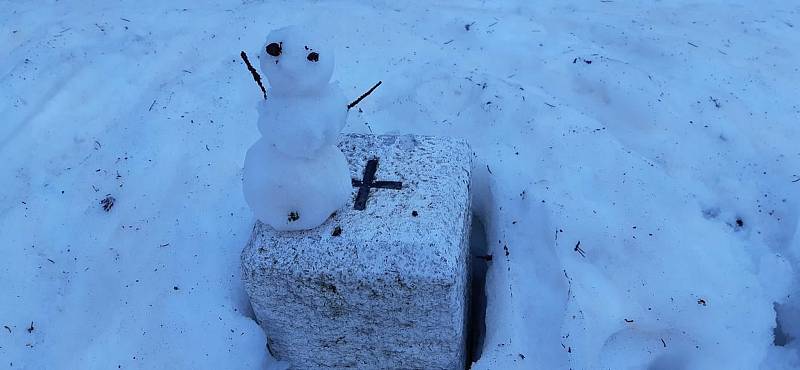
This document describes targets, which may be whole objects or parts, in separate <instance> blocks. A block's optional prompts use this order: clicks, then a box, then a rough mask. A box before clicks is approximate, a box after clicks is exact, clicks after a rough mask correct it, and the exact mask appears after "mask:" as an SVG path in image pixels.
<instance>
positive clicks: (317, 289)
mask: <svg viewBox="0 0 800 370" xmlns="http://www.w3.org/2000/svg"><path fill="white" fill-rule="evenodd" d="M339 147H340V148H341V149H342V151H343V152H344V154H345V156H346V157H347V160H348V163H349V166H350V172H351V175H352V177H353V197H352V201H351V203H349V204H348V205H347V206H345V207H344V208H343V209H340V210H339V211H338V212H336V213H335V214H334V215H333V216H332V217H331V218H329V219H328V220H327V221H326V222H325V223H324V224H322V225H321V226H319V227H317V228H315V229H312V230H307V231H294V232H278V231H275V230H274V229H272V228H271V227H269V226H267V225H264V224H261V223H260V222H257V223H256V225H255V227H254V229H253V234H252V238H251V240H250V242H249V243H248V244H247V246H246V247H245V249H244V251H243V252H242V276H243V279H244V283H245V288H246V290H247V293H248V295H249V296H250V300H251V303H252V306H253V310H254V312H255V315H256V318H257V319H258V321H259V323H260V325H261V326H262V327H263V328H264V330H265V331H266V333H267V336H268V343H267V344H268V347H269V350H270V352H271V353H272V354H273V355H274V356H275V357H277V358H278V359H281V360H285V361H288V362H289V363H291V364H292V368H295V369H370V370H372V369H448V370H449V369H463V368H464V364H465V360H466V355H465V353H466V344H465V337H466V314H467V308H468V307H469V302H468V296H467V293H468V284H469V266H468V264H469V263H470V261H469V260H470V259H469V258H468V256H469V235H470V230H469V228H470V225H471V212H470V200H471V198H470V174H471V166H472V165H471V163H472V161H471V159H472V153H471V151H470V149H469V146H468V145H467V144H466V142H464V141H461V140H456V139H447V138H434V137H423V136H411V135H406V136H374V135H356V134H352V135H346V136H343V137H342V138H341V141H340V143H339ZM300 217H302V215H300Z"/></svg>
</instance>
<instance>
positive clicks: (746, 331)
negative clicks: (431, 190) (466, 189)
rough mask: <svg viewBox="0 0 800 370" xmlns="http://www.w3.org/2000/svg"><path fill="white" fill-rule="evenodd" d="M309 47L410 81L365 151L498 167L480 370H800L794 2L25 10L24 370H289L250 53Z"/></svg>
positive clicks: (798, 36) (2, 298)
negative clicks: (429, 142)
mask: <svg viewBox="0 0 800 370" xmlns="http://www.w3.org/2000/svg"><path fill="white" fill-rule="evenodd" d="M295 23H301V24H302V23H305V24H314V25H316V26H318V27H320V28H321V29H322V30H323V31H324V32H325V33H326V34H327V35H329V37H330V40H331V42H333V43H334V44H335V45H337V67H336V71H335V72H334V77H333V78H334V80H338V81H339V82H340V84H341V85H342V87H343V88H345V90H346V93H347V94H349V95H350V96H352V97H356V96H358V95H359V94H360V93H362V92H363V91H364V90H365V89H367V88H368V87H369V86H371V85H372V84H373V83H374V82H375V81H377V80H383V81H384V83H383V85H382V86H381V87H380V88H379V89H378V90H377V91H376V93H374V94H373V95H372V96H370V97H369V98H368V99H366V100H365V101H364V102H362V103H361V104H360V105H359V107H361V108H362V110H363V111H362V112H351V115H350V117H349V122H348V126H347V127H346V128H345V131H347V132H374V133H415V134H427V135H447V136H458V137H464V138H467V139H468V140H469V141H470V142H471V143H472V145H473V148H474V150H475V152H476V162H477V163H478V165H477V168H476V171H475V173H476V178H475V181H476V185H477V186H476V188H475V189H476V194H475V195H476V205H475V206H476V209H475V212H476V216H477V217H478V218H479V219H481V220H482V222H483V223H484V224H485V226H486V234H487V240H488V245H489V248H490V253H492V254H493V255H494V259H493V261H492V262H491V265H490V268H489V272H488V280H487V287H486V291H487V298H488V307H487V317H486V326H487V335H486V338H485V343H484V344H485V347H484V350H483V355H482V357H481V359H480V360H479V361H478V362H477V364H475V365H474V367H473V368H475V369H568V368H572V369H711V368H718V369H759V368H761V369H789V368H798V367H800V279H798V274H797V273H796V271H800V232H798V222H799V219H798V215H799V214H800V197H799V196H800V181H797V180H798V179H800V145H798V144H797V143H798V142H800V124H799V123H798V122H800V98H798V96H797V91H798V90H797V89H798V86H800V70H798V68H799V67H798V66H800V63H799V62H798V60H800V51H798V48H797V47H796V45H800V6H798V5H797V4H796V3H794V2H791V1H759V2H755V1H721V0H719V1H703V2H697V1H684V0H675V1H659V2H623V1H575V2H573V3H572V4H568V3H566V2H564V1H556V0H553V1H540V2H527V1H519V2H511V1H497V2H481V1H462V2H452V3H447V2H442V3H439V2H437V3H436V4H433V3H431V2H429V1H418V2H395V1H383V2H381V1H373V2H361V1H347V2H324V1H323V2H307V3H305V2H266V3H265V2H251V1H245V2H243V3H234V2H231V3H212V2H209V3H205V4H198V3H195V2H184V3H182V4H178V3H173V2H158V1H151V2H146V1H140V2H122V3H120V2H109V1H95V2H90V1H83V2H64V1H55V2H11V1H5V0H3V1H0V52H2V53H0V55H2V56H3V57H2V59H0V159H1V160H0V189H2V190H0V257H1V258H0V325H2V326H3V327H2V328H0V368H6V367H8V368H28V369H45V368H49V369H55V368H64V369H79V368H80V369H108V368H117V367H120V368H123V369H125V368H142V369H144V368H147V369H153V368H170V369H172V368H202V369H251V368H262V367H277V365H276V364H274V363H273V361H272V360H271V359H270V358H269V357H268V355H267V354H265V352H264V334H263V333H262V332H261V331H260V329H259V328H258V326H257V325H256V324H255V323H254V322H253V321H252V320H251V319H250V318H248V315H249V314H250V312H249V308H248V303H247V298H246V296H245V294H244V291H243V288H242V285H241V282H240V280H239V252H240V250H241V248H242V247H243V246H244V243H245V242H246V240H247V238H248V233H249V231H250V228H251V227H252V222H253V216H252V213H251V212H250V210H249V208H248V207H247V206H246V204H245V202H244V199H243V196H242V192H241V175H242V172H241V165H242V162H243V158H244V153H245V151H246V149H247V148H248V147H249V146H250V145H251V144H252V143H253V142H254V141H255V139H256V138H257V137H258V133H257V128H256V120H257V112H256V110H255V105H256V103H257V101H258V99H260V98H261V93H260V91H259V90H258V88H257V87H256V86H255V84H254V83H253V81H252V79H251V77H250V75H249V74H248V72H247V70H246V69H245V67H244V66H243V64H242V63H241V61H240V59H239V58H238V53H239V51H240V50H246V51H248V52H250V53H251V55H255V54H256V50H257V49H258V48H260V47H261V46H262V43H263V41H264V40H263V38H264V36H265V35H266V34H267V32H268V31H269V30H271V29H274V28H277V27H280V26H284V25H287V24H295ZM107 196H111V197H113V198H114V199H115V202H114V204H113V206H112V207H111V209H110V210H109V211H108V212H106V211H104V210H103V208H102V206H101V205H100V201H101V200H103V199H104V198H106V197H107ZM793 271H795V272H793ZM776 310H777V312H778V314H777V320H778V321H779V322H780V323H781V329H780V330H779V331H778V332H779V334H780V335H778V340H777V342H778V343H779V344H781V345H780V346H776V345H774V344H773V343H774V342H775V340H774V328H775V327H776ZM795 338H797V339H795Z"/></svg>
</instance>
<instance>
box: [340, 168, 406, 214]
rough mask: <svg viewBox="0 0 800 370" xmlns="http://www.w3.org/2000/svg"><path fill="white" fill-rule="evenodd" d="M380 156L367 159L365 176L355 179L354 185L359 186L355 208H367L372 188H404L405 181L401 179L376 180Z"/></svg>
mask: <svg viewBox="0 0 800 370" xmlns="http://www.w3.org/2000/svg"><path fill="white" fill-rule="evenodd" d="M378 160H379V159H378V158H374V159H370V160H368V161H367V166H366V167H365V168H364V178H363V179H362V180H356V179H353V181H352V182H353V187H356V188H358V194H356V200H355V204H354V205H353V209H355V210H358V211H363V210H365V209H367V199H368V198H369V191H370V189H371V188H380V189H394V190H400V189H402V188H403V183H402V182H400V181H376V180H375V172H377V171H378Z"/></svg>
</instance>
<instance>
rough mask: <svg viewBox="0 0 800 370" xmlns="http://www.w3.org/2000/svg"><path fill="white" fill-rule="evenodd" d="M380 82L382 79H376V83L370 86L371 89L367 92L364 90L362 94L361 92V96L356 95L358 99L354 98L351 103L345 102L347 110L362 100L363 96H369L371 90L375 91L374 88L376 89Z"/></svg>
mask: <svg viewBox="0 0 800 370" xmlns="http://www.w3.org/2000/svg"><path fill="white" fill-rule="evenodd" d="M382 83H383V81H378V83H376V84H375V86H372V88H371V89H369V90H367V92H365V93H364V94H362V95H361V96H359V97H358V99H356V100H354V101H353V102H352V103H350V104H347V109H348V110H350V108H353V107H355V106H356V104H358V103H360V102H361V101H362V100H364V98H366V97H367V96H369V94H372V92H373V91H375V89H377V88H378V86H380V85H381V84H382Z"/></svg>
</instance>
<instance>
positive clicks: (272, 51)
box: [267, 42, 281, 57]
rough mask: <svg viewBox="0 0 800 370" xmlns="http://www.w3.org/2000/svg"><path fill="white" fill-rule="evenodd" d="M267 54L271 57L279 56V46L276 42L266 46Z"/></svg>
mask: <svg viewBox="0 0 800 370" xmlns="http://www.w3.org/2000/svg"><path fill="white" fill-rule="evenodd" d="M267 54H269V55H272V56H273V57H277V56H279V55H281V45H280V44H278V43H277V42H273V43H271V44H269V45H267Z"/></svg>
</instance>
